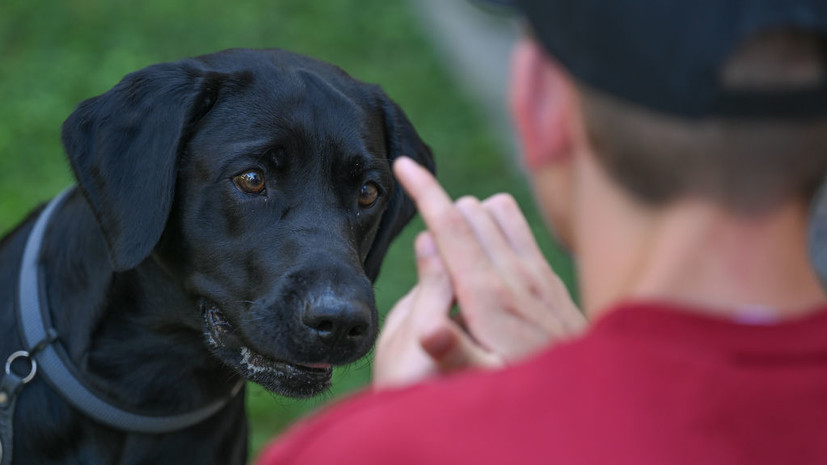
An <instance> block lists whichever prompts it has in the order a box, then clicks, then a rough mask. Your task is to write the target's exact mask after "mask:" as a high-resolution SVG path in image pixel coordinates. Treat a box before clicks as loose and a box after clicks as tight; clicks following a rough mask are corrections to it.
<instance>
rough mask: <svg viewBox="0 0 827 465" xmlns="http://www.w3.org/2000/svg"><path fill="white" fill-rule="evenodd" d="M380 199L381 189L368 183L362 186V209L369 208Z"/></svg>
mask: <svg viewBox="0 0 827 465" xmlns="http://www.w3.org/2000/svg"><path fill="white" fill-rule="evenodd" d="M378 197H379V188H378V187H376V184H374V183H372V182H366V183H364V184H363V185H362V190H361V191H360V192H359V205H360V206H362V207H369V206H371V205H373V204H374V202H376V199H377V198H378Z"/></svg>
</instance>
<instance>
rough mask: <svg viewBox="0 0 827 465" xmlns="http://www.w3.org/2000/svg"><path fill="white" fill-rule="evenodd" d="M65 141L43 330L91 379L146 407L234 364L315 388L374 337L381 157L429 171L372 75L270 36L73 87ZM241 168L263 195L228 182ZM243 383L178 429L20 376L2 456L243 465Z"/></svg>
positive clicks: (391, 201) (10, 307)
mask: <svg viewBox="0 0 827 465" xmlns="http://www.w3.org/2000/svg"><path fill="white" fill-rule="evenodd" d="M63 142H64V145H65V148H66V152H67V154H68V158H69V161H70V164H71V166H72V169H73V171H74V173H75V176H76V178H77V181H78V186H79V189H78V190H76V191H75V192H74V193H72V194H70V196H69V197H68V199H67V201H66V202H65V203H64V204H63V206H62V207H61V208H60V209H59V211H57V212H56V215H55V216H54V217H53V220H52V222H51V223H50V225H49V227H48V230H47V233H46V236H45V239H44V246H43V249H42V254H41V257H40V263H41V265H42V268H43V270H44V273H43V276H44V278H45V280H46V289H47V294H48V301H49V311H50V313H51V315H52V318H53V323H54V325H55V326H56V329H57V330H58V332H59V333H60V341H59V343H60V345H61V346H62V349H63V350H65V352H66V353H67V354H68V357H69V358H70V359H71V360H72V362H73V363H74V365H75V366H76V367H78V369H79V370H80V371H81V372H82V373H83V376H84V378H85V380H86V381H87V382H88V383H89V384H90V385H91V386H92V387H93V388H94V390H96V391H97V392H98V393H100V394H101V395H103V396H105V397H107V398H108V399H111V400H112V401H113V402H114V403H117V404H118V405H121V406H123V407H124V408H128V409H133V410H136V411H140V412H146V413H151V414H174V413H181V412H184V411H188V410H191V409H194V408H197V407H200V406H202V405H205V404H207V403H209V402H210V401H213V400H215V399H218V398H220V397H222V396H226V395H227V394H228V392H229V391H230V389H231V388H232V387H233V386H234V385H235V383H236V382H237V380H238V379H239V378H240V377H246V378H248V379H251V380H254V381H256V382H258V383H260V384H262V385H263V386H265V387H266V388H268V389H270V390H272V391H274V392H278V393H281V394H284V395H288V396H308V395H313V394H316V393H318V392H319V391H322V390H324V389H325V388H326V387H327V386H328V384H329V381H330V371H331V370H330V365H339V364H346V363H349V362H352V361H354V360H356V359H358V358H359V357H361V356H363V355H364V354H365V353H366V352H367V351H368V350H369V349H370V347H371V346H372V344H373V341H374V338H375V335H376V331H377V314H376V308H375V304H374V297H373V290H372V285H371V283H372V281H373V280H374V279H375V278H376V277H377V275H378V273H379V266H380V262H381V261H382V258H383V256H384V255H385V252H386V251H387V249H388V246H389V244H390V242H391V240H392V239H393V238H394V237H395V236H396V235H397V234H398V233H399V231H400V230H401V228H402V227H403V226H404V225H405V224H406V223H407V222H408V221H409V220H410V219H411V217H412V216H413V214H414V212H415V209H414V206H413V204H412V202H411V201H410V199H409V198H407V197H406V196H405V195H404V194H403V192H402V191H401V190H400V188H399V187H398V185H396V184H395V182H394V180H393V178H392V175H391V171H390V162H391V161H392V160H393V159H394V158H396V157H398V156H400V155H407V156H410V157H412V158H414V159H416V160H417V161H419V162H420V163H421V164H423V165H425V166H427V167H428V168H430V169H431V170H433V159H432V156H431V152H430V150H429V149H428V148H427V146H426V145H425V144H424V143H423V142H422V141H421V140H420V138H419V137H418V135H417V134H416V132H415V130H414V128H413V127H412V126H411V124H410V122H409V121H408V120H407V119H406V117H405V116H404V114H403V113H402V111H401V110H400V109H399V108H398V107H397V106H396V105H395V104H394V103H393V102H391V101H390V100H389V99H388V98H387V97H386V96H385V94H384V93H383V92H382V91H381V90H380V89H379V88H378V87H376V86H372V85H367V84H363V83H360V82H358V81H355V80H353V79H352V78H350V77H349V76H348V75H347V74H345V73H344V72H343V71H341V70H340V69H338V68H336V67H334V66H331V65H329V64H326V63H322V62H319V61H317V60H314V59H311V58H307V57H303V56H300V55H296V54H292V53H289V52H285V51H281V50H242V49H237V50H228V51H224V52H219V53H216V54H212V55H206V56H202V57H198V58H193V59H186V60H182V61H179V62H175V63H164V64H159V65H154V66H150V67H148V68H145V69H143V70H140V71H137V72H135V73H132V74H130V75H128V76H126V77H125V78H124V79H123V81H121V82H120V83H119V84H118V85H117V86H115V87H114V88H113V89H112V90H110V91H109V92H107V93H105V94H103V95H101V96H99V97H95V98H92V99H89V100H87V101H85V102H83V103H82V104H81V105H80V106H79V107H78V108H77V110H76V111H75V112H74V113H73V114H72V115H71V116H70V117H69V118H68V120H67V121H66V122H65V124H64V126H63ZM250 172H253V174H254V175H258V176H259V177H262V176H263V179H264V183H265V185H264V188H263V190H261V192H260V193H251V192H250V189H247V191H245V190H244V187H245V184H244V183H243V182H240V178H238V176H239V175H242V174H244V173H250ZM248 176H252V175H248ZM244 179H248V180H250V179H252V181H254V182H253V184H255V183H256V179H255V176H253V177H252V178H244ZM242 181H243V179H242ZM246 187H249V183H248V184H247V185H246ZM373 189H376V190H377V192H378V194H379V195H378V198H377V199H376V200H375V202H374V203H372V204H371V203H370V202H369V201H370V200H371V199H372V194H373ZM252 192H254V190H253V191H252ZM360 194H363V195H362V197H361V198H362V200H363V202H362V203H360ZM35 217H36V215H34V214H33V215H31V216H30V217H29V218H28V219H27V220H25V221H24V222H23V223H22V224H21V225H20V226H19V227H18V228H17V229H16V230H15V231H13V232H12V233H11V234H9V235H8V236H7V237H6V238H5V239H3V241H2V243H0V295H2V296H4V298H3V301H2V304H0V312H2V313H0V321H2V325H0V357H2V360H0V362H2V361H4V360H5V359H6V358H7V357H8V356H9V354H11V353H12V352H13V351H16V350H19V349H21V348H23V345H22V342H21V340H20V338H19V336H18V332H17V323H16V317H15V309H14V300H15V299H14V298H13V297H12V296H14V293H15V290H16V285H17V273H18V270H19V265H20V259H21V254H22V250H23V245H24V242H25V239H26V237H27V235H28V233H29V231H30V230H31V227H32V224H33V221H34V219H35ZM243 397H244V396H243V395H239V396H236V397H235V398H234V399H233V400H232V401H231V402H230V403H229V404H228V405H227V406H226V407H225V408H224V409H223V410H222V411H220V412H219V413H218V414H216V415H214V416H213V417H212V418H210V419H208V420H207V421H204V422H203V423H201V424H198V425H196V426H193V427H191V428H188V429H186V430H183V431H179V432H175V433H170V434H164V435H149V434H137V433H125V432H121V431H117V430H113V429H110V428H107V427H104V426H101V425H99V424H97V423H95V422H94V421H92V420H90V419H88V418H86V417H84V416H82V415H80V414H79V413H78V412H77V411H75V410H73V409H72V408H71V407H69V406H68V405H67V403H66V402H65V401H64V400H63V399H61V398H60V397H59V396H58V395H57V394H56V393H55V392H54V391H53V390H52V389H51V388H50V387H49V386H48V384H46V382H45V381H43V380H42V378H40V377H37V378H35V381H34V382H32V383H31V384H29V385H27V386H26V388H25V389H24V390H23V392H22V394H21V396H20V398H19V401H18V405H17V412H16V415H15V441H14V460H15V462H14V463H15V464H26V465H41V464H80V463H83V464H155V465H159V464H176V465H178V464H183V463H197V464H222V465H224V464H241V463H244V462H245V459H246V448H247V442H246V436H247V426H246V417H245V413H244V400H243Z"/></svg>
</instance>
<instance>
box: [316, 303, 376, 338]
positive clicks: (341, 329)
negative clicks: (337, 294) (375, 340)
mask: <svg viewBox="0 0 827 465" xmlns="http://www.w3.org/2000/svg"><path fill="white" fill-rule="evenodd" d="M370 320H371V309H370V308H369V307H367V306H366V305H364V304H360V303H358V302H346V301H340V300H336V299H325V300H324V301H322V302H317V303H315V304H312V305H308V306H306V307H305V309H304V312H303V313H302V323H304V325H305V326H307V327H308V328H310V330H311V331H313V332H314V333H315V334H316V336H317V337H318V338H319V339H320V340H321V341H322V342H324V343H325V344H326V345H328V346H330V347H340V346H346V345H358V344H359V343H361V342H362V341H363V340H364V338H366V337H367V336H368V334H369V333H370Z"/></svg>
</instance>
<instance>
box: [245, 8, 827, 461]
mask: <svg viewBox="0 0 827 465" xmlns="http://www.w3.org/2000/svg"><path fill="white" fill-rule="evenodd" d="M516 3H518V5H519V8H520V9H522V11H523V13H524V15H525V17H526V18H527V19H528V22H529V23H530V25H531V29H532V34H533V36H532V37H527V38H526V39H524V40H523V41H522V43H521V44H520V45H519V46H518V47H517V49H516V50H515V53H514V59H513V63H512V71H513V82H512V111H513V114H514V117H515V120H516V123H517V128H518V132H519V135H520V138H521V141H522V143H523V150H524V157H525V160H526V163H527V165H528V167H529V173H530V177H531V180H532V183H533V186H534V188H535V191H536V197H537V200H538V203H539V204H540V206H541V208H542V209H543V211H544V212H545V214H546V216H547V218H548V219H549V221H550V224H551V225H553V228H554V230H555V232H556V234H557V236H558V237H559V239H560V240H561V241H563V242H564V243H565V244H566V245H567V246H569V248H570V249H571V250H572V251H573V253H574V255H575V256H576V258H577V263H578V270H579V277H580V286H581V295H582V302H581V303H582V308H583V311H584V313H585V314H586V315H587V317H588V319H589V320H590V321H591V322H592V323H591V326H590V327H589V328H585V323H584V320H583V319H582V318H581V317H580V316H579V315H580V314H579V313H577V312H576V311H575V310H574V306H573V304H572V303H571V301H570V299H569V298H568V294H567V293H566V291H565V289H564V288H563V286H562V285H561V284H560V282H559V280H557V278H556V276H555V275H554V274H553V272H552V271H551V269H550V268H549V267H548V265H547V264H546V263H545V262H544V261H543V260H542V257H541V255H540V254H539V252H538V251H537V249H536V246H535V245H534V243H533V239H532V238H531V235H530V233H529V232H528V229H527V227H526V226H525V224H524V220H523V219H522V216H521V215H520V213H519V211H518V210H517V208H516V206H515V205H514V203H513V201H512V200H511V199H510V198H509V197H507V196H502V195H500V196H495V197H494V198H492V199H489V200H487V201H485V202H479V201H476V200H475V199H470V198H464V199H460V200H459V201H457V202H456V203H455V204H452V203H451V201H450V199H449V198H448V197H447V196H446V195H445V193H444V191H442V190H441V188H440V187H439V185H438V184H437V183H436V181H435V180H434V179H433V178H431V177H430V176H429V175H428V174H427V172H425V170H423V169H421V168H419V167H418V166H416V165H415V164H414V163H412V162H410V161H399V162H397V163H396V165H395V167H394V168H395V171H396V174H397V175H398V177H399V179H400V181H401V182H402V184H403V186H404V187H405V188H406V189H407V191H408V192H409V193H410V194H411V195H412V196H413V198H414V199H415V200H416V202H417V205H418V207H419V209H420V212H421V214H422V215H423V218H424V219H425V222H426V224H427V226H428V231H427V232H426V233H423V234H422V235H420V237H419V238H418V239H417V242H416V252H417V257H418V267H419V282H418V284H417V286H416V287H415V288H414V289H412V290H411V292H410V293H409V294H408V295H407V296H405V297H404V298H403V299H402V300H400V302H399V303H398V304H397V305H396V307H395V308H394V309H393V310H392V313H391V314H390V315H389V317H388V321H387V322H386V326H385V328H384V329H383V333H382V336H381V338H380V341H379V344H378V347H377V354H376V366H375V368H376V371H375V376H376V389H374V390H373V391H372V392H368V393H363V394H361V395H359V396H357V397H355V398H353V399H350V400H349V401H346V402H342V403H341V404H339V405H337V406H334V407H332V408H330V409H328V410H327V411H326V412H323V413H322V414H320V415H318V416H317V417H315V418H313V419H310V420H309V421H307V422H305V423H303V424H301V425H298V426H297V427H295V428H294V429H293V430H292V431H291V432H289V433H288V434H287V435H286V436H285V437H284V438H282V439H281V440H280V441H277V442H275V443H274V444H273V445H272V446H271V447H270V449H268V450H267V451H265V453H264V454H263V455H262V457H261V459H260V463H262V464H267V465H270V464H280V463H300V464H317V463H319V464H320V463H336V464H350V463H352V464H360V465H364V464H379V463H388V464H414V463H417V464H418V463H427V464H440V463H445V464H455V463H472V464H503V463H514V464H534V463H537V464H539V463H577V464H590V463H614V464H641V463H669V464H682V463H686V464H690V463H691V464H698V463H705V464H706V463H722V464H723V463H727V464H729V463H751V464H764V463H767V464H770V463H773V464H775V463H797V464H803V463H825V462H827V296H825V292H824V290H823V289H822V287H821V285H820V283H819V281H818V279H817V277H816V275H815V273H814V271H813V268H812V266H811V265H810V263H809V262H808V259H807V250H806V240H805V238H806V229H807V218H808V208H809V204H810V199H811V198H812V196H813V194H814V192H815V190H816V189H817V187H818V186H819V184H820V182H821V180H822V179H823V177H824V174H825V169H827V151H825V147H827V58H825V57H827V45H826V44H827V39H825V37H827V5H826V4H824V3H823V2H820V1H815V0H813V1H806V0H777V1H771V0H766V1H756V2H740V1H736V0H699V1H695V2H677V1H654V0H617V1H612V2H603V1H598V0H577V1H563V0H557V1H554V0H521V1H518V2H516ZM454 304H456V305H457V307H458V308H459V312H460V316H461V319H460V321H456V320H455V319H452V318H451V317H450V316H449V313H450V310H451V307H452V306H453V305H454ZM549 346H551V347H550V348H548V347H549ZM537 351H540V353H539V355H534V356H530V355H531V354H534V353H536V352H537ZM469 367H471V368H474V367H486V368H494V369H487V370H481V369H471V370H464V369H465V368H469ZM454 372H459V373H454ZM449 373H450V374H451V376H448V374H449Z"/></svg>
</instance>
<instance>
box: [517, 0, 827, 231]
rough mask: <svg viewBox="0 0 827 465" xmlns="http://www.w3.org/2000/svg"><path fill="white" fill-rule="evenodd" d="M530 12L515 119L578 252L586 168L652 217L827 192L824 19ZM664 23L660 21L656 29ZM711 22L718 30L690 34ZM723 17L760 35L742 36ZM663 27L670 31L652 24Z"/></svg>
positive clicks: (663, 9)
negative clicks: (685, 206) (825, 182)
mask: <svg viewBox="0 0 827 465" xmlns="http://www.w3.org/2000/svg"><path fill="white" fill-rule="evenodd" d="M521 3H523V4H524V5H523V6H524V7H525V9H526V10H527V11H526V13H527V15H526V16H527V17H528V18H529V22H530V23H531V26H532V34H533V36H532V37H531V38H529V39H526V40H525V41H524V42H523V43H522V44H520V45H519V46H518V48H517V50H516V52H515V54H514V60H513V82H512V110H513V113H514V116H515V119H516V122H517V128H518V131H519V132H520V136H521V140H522V142H523V145H524V153H525V157H526V164H527V165H528V167H529V168H530V169H529V172H530V173H531V175H532V177H533V178H534V181H535V187H536V189H537V191H538V197H539V200H540V201H541V204H542V205H543V206H544V207H545V209H546V212H547V214H548V216H549V217H550V219H551V220H552V223H553V224H554V226H555V229H556V231H557V233H558V234H559V235H560V237H561V239H563V241H564V242H566V243H568V244H570V245H573V246H576V244H573V242H574V241H575V237H574V233H573V231H572V228H573V227H574V226H573V224H572V222H574V221H575V220H574V218H573V217H574V215H575V214H576V212H573V211H571V210H572V208H576V206H577V205H578V204H582V202H578V200H582V198H583V195H582V194H580V193H578V188H579V185H578V180H580V179H581V178H582V177H583V174H584V170H582V169H580V168H578V166H580V165H579V164H578V163H573V161H576V159H577V156H579V155H587V156H589V157H591V158H592V160H591V161H593V162H595V166H596V167H598V168H599V169H600V170H601V171H603V174H605V176H606V179H607V180H610V181H611V183H612V184H614V187H616V188H618V191H617V192H618V193H623V194H625V195H628V196H629V198H630V200H632V201H634V202H636V203H638V204H640V205H641V206H642V207H645V208H657V207H663V206H666V205H668V204H670V203H672V202H675V201H679V200H681V199H686V198H688V197H691V198H696V199H701V200H703V201H709V202H714V203H716V204H718V205H720V206H721V207H723V208H725V209H727V210H729V211H732V212H733V213H736V214H745V215H746V214H757V213H761V212H765V211H767V210H768V209H772V208H773V207H775V206H777V205H778V204H780V203H784V202H787V201H790V200H797V201H805V202H806V201H808V200H809V198H810V197H811V195H812V193H813V192H814V191H815V189H816V188H817V186H818V185H819V183H820V182H821V180H822V178H823V174H824V173H825V170H827V152H824V149H823V148H824V147H825V146H827V58H826V57H827V46H826V45H825V44H827V39H825V37H827V35H825V34H827V12H825V11H824V8H823V7H816V6H809V7H810V9H808V5H797V6H796V7H797V8H798V10H797V12H798V13H797V14H798V15H799V17H795V15H792V16H790V15H786V14H785V11H784V10H785V9H784V8H781V9H780V10H779V11H777V12H772V13H771V12H769V11H760V10H761V8H762V6H755V5H752V6H751V7H746V8H751V9H752V10H754V11H750V12H748V13H750V14H753V16H755V18H752V19H750V18H746V19H744V18H743V17H747V16H749V15H748V14H746V13H743V12H741V13H742V14H740V15H739V12H734V13H733V12H731V11H725V10H727V9H725V8H715V7H712V6H709V5H706V6H705V8H706V10H704V9H703V8H702V6H699V5H694V4H693V8H698V9H700V13H687V14H688V17H686V18H684V17H683V16H680V15H681V14H683V13H681V12H680V11H677V10H680V9H682V8H684V4H681V5H671V6H664V5H663V4H667V3H669V2H658V6H653V5H645V6H647V7H651V8H649V9H651V10H654V11H648V9H647V10H646V12H645V14H643V13H642V14H641V16H642V17H640V18H637V20H639V21H640V22H641V23H640V24H639V27H637V28H632V26H633V24H634V23H635V15H634V14H633V12H634V11H633V10H634V8H633V7H637V8H641V7H642V5H640V4H642V3H651V2H640V1H637V0H630V1H627V2H612V3H613V4H614V3H620V4H625V3H629V4H631V5H626V6H625V8H632V12H630V11H622V12H621V11H620V10H617V9H618V8H620V9H622V8H624V7H623V6H618V5H612V6H608V5H607V6H606V8H609V9H615V11H614V12H613V13H612V15H613V16H612V17H608V16H606V15H608V14H609V13H611V12H606V11H593V10H589V9H588V8H586V7H584V6H583V5H580V4H578V5H579V6H572V5H568V6H565V5H562V6H561V5H560V4H563V3H574V2H535V1H522V2H521ZM585 3H591V2H585ZM722 3H726V2H722ZM799 3H801V2H799ZM581 7H582V8H581ZM670 9H671V10H670ZM764 9H766V8H764ZM672 10H675V11H672ZM793 10H795V8H793ZM756 11H757V12H756ZM658 12H659V14H661V15H663V17H662V18H658V17H656V16H653V15H655V13H658ZM638 13H641V12H640V11H638ZM647 15H648V16H649V17H648V18H646V16H647ZM618 16H619V17H618ZM630 17H631V18H630ZM701 17H702V18H703V19H705V20H706V21H708V22H709V25H708V28H707V29H703V28H701V29H698V30H693V29H690V28H688V26H687V25H688V24H692V22H693V21H699V18H701ZM721 18H723V19H726V20H727V21H730V22H731V23H732V24H730V25H729V26H730V28H734V29H738V27H739V26H740V28H741V30H742V31H750V32H749V33H747V32H742V33H741V34H740V35H739V34H737V33H730V32H728V31H727V30H726V29H725V27H724V26H726V25H727V24H728V23H726V22H722V21H723V20H722V19H721ZM589 19H593V20H594V24H593V25H590V24H589V23H588V22H587V20H589ZM658 19H661V20H662V22H663V23H666V24H658V25H656V26H653V25H652V24H649V23H646V22H645V21H647V20H648V21H656V20H658ZM564 23H565V24H564ZM669 23H673V24H672V26H671V27H668V26H669ZM621 26H625V27H626V28H628V29H624V28H622V27H621ZM600 28H602V29H600ZM716 28H718V29H721V30H720V31H719V32H718V33H716V32H715V29H716ZM722 28H723V29H722ZM710 29H712V31H711V32H710ZM675 30H676V31H675ZM611 31H614V35H615V36H616V37H611V36H612V32H611ZM594 36H596V37H594ZM613 40H615V41H616V42H617V44H616V45H613V44H614V43H613ZM578 41H582V43H581V42H578ZM664 41H666V42H671V43H672V44H671V45H670V46H669V47H666V46H664V44H663V42H664ZM670 47H671V49H673V51H670ZM613 54H616V55H613ZM716 60H717V62H716ZM716 63H717V64H716ZM634 65H637V68H635V66H634ZM704 72H706V74H704ZM816 103H817V104H818V105H814V104H816Z"/></svg>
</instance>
